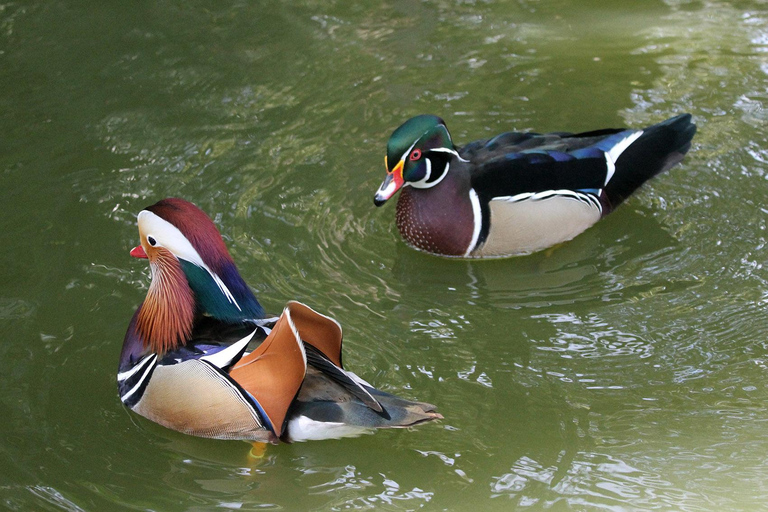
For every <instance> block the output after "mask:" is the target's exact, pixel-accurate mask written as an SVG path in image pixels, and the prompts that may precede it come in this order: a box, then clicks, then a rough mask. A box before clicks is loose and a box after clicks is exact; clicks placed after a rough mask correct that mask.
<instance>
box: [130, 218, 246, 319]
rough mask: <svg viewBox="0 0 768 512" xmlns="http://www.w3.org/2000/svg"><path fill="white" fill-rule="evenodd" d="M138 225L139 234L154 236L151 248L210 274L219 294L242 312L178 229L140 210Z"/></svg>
mask: <svg viewBox="0 0 768 512" xmlns="http://www.w3.org/2000/svg"><path fill="white" fill-rule="evenodd" d="M138 224H139V231H140V232H141V233H147V232H150V233H153V234H154V237H156V238H155V242H156V245H153V247H165V248H166V249H168V250H169V251H171V252H172V253H173V255H174V256H176V257H177V258H179V259H183V260H186V261H189V262H190V263H194V264H195V265H197V266H198V267H200V268H203V269H205V271H206V272H208V274H210V276H211V278H213V280H214V282H215V283H216V285H217V286H218V287H219V289H220V290H221V293H223V294H224V296H225V297H226V298H227V300H228V301H229V302H230V303H232V304H234V305H235V307H237V309H238V310H240V311H242V309H241V308H240V305H239V304H238V303H237V301H236V300H235V297H234V296H233V295H232V292H231V291H230V290H229V288H227V285H225V284H224V281H222V280H221V278H220V277H219V276H218V275H217V274H216V273H215V272H213V271H212V270H211V269H210V268H208V265H206V264H205V262H204V261H203V258H202V257H200V254H199V253H198V252H197V250H195V248H194V247H193V246H192V244H191V243H190V241H189V240H188V239H187V237H185V236H184V234H183V233H182V232H181V231H180V230H179V228H177V227H176V226H174V225H173V224H171V223H170V222H168V221H167V220H165V219H163V218H161V217H160V216H158V215H156V214H154V213H152V212H150V211H149V210H142V211H141V212H139V215H138ZM149 238H150V236H147V242H149ZM158 238H159V239H160V240H162V243H161V242H159V241H158ZM150 245H152V244H150Z"/></svg>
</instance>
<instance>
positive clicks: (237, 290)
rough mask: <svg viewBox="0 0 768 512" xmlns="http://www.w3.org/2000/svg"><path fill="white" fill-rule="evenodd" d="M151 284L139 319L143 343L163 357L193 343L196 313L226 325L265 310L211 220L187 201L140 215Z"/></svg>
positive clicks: (165, 203)
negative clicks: (192, 335)
mask: <svg viewBox="0 0 768 512" xmlns="http://www.w3.org/2000/svg"><path fill="white" fill-rule="evenodd" d="M138 226H139V237H140V240H141V246H140V247H137V248H135V249H134V250H133V251H131V254H132V255H133V256H136V257H146V258H147V259H149V263H150V267H151V269H152V283H151V284H150V287H149V291H148V293H147V298H146V300H145V301H144V304H143V305H142V307H141V311H140V313H139V316H138V318H137V329H138V331H139V334H140V335H141V337H142V339H143V340H144V343H145V345H147V346H150V347H152V349H153V350H154V351H156V352H159V353H164V352H167V351H169V350H173V349H174V348H176V347H178V346H180V345H183V344H184V343H186V342H187V341H188V340H189V337H190V335H191V333H192V327H193V323H194V319H195V316H196V315H197V314H207V315H211V316H213V317H215V318H217V319H219V320H222V321H232V322H235V321H242V320H244V319H252V318H260V317H262V316H263V310H262V309H261V306H260V305H259V303H258V301H257V300H256V298H255V297H254V296H253V293H252V292H251V291H250V289H249V288H248V286H247V285H246V284H245V282H244V281H243V280H242V278H241V277H240V274H239V272H238V271H237V268H236V267H235V264H234V262H233V261H232V257H231V256H230V254H229V251H228V250H227V247H226V245H225V244H224V240H223V239H222V237H221V234H220V233H219V231H218V229H216V226H215V224H214V223H213V221H212V220H211V219H210V218H209V217H208V216H207V215H206V214H205V213H204V212H203V211H202V210H200V209H199V208H198V207H197V206H195V205H194V204H192V203H190V202H189V201H185V200H184V199H178V198H168V199H163V200H162V201H158V202H157V203H155V204H153V205H152V206H148V207H147V208H145V209H144V210H142V211H141V212H140V213H139V215H138Z"/></svg>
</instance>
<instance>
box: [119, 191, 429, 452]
mask: <svg viewBox="0 0 768 512" xmlns="http://www.w3.org/2000/svg"><path fill="white" fill-rule="evenodd" d="M137 223H138V228H139V240H140V245H138V246H136V247H135V248H133V249H132V250H131V251H130V255H131V256H133V257H136V258H143V259H147V260H148V261H149V267H150V270H151V282H150V285H149V288H148V290H147V295H146V298H145V299H144V301H143V302H142V303H141V305H140V306H139V307H138V308H137V310H136V312H135V313H134V315H133V317H132V319H131V321H130V323H129V325H128V329H127V332H126V334H125V338H124V341H123V346H122V350H121V354H120V361H119V365H118V372H117V384H118V392H119V396H120V400H121V402H122V403H123V404H124V405H125V406H126V407H127V408H129V409H130V410H132V411H133V412H135V413H137V414H139V415H141V416H143V417H145V418H147V419H149V420H151V421H153V422H155V423H158V424H160V425H162V426H164V427H167V428H169V429H172V430H176V431H179V432H183V433H185V434H190V435H194V436H199V437H207V438H215V439H237V440H244V441H251V442H254V443H264V445H266V444H278V443H280V442H288V443H290V442H298V441H309V440H321V439H336V438H342V437H353V436H358V435H360V434H364V433H370V432H373V431H374V430H376V429H379V428H405V427H411V426H414V425H418V424H421V423H425V422H428V421H431V420H437V419H441V418H442V415H440V414H439V413H438V412H437V411H436V408H435V406H434V405H431V404H428V403H424V402H418V401H411V400H407V399H404V398H400V397H398V396H395V395H392V394H389V393H386V392H384V391H380V390H378V389H375V388H374V387H373V386H372V385H371V384H369V383H368V382H366V381H365V380H363V379H362V378H360V377H358V376H357V375H356V374H354V373H353V372H351V371H349V370H347V369H345V368H344V366H343V364H342V350H341V348H342V329H341V325H340V324H339V323H338V322H337V321H336V320H335V319H333V318H331V317H329V316H326V315H323V314H321V313H318V312H317V311H315V310H313V309H312V308H310V307H309V306H307V305H305V304H303V303H301V302H298V301H290V302H288V304H287V305H286V306H285V308H284V309H283V311H282V314H281V315H280V316H274V315H272V316H270V315H268V314H266V313H265V311H264V308H263V307H262V306H261V304H260V303H259V301H258V300H257V298H256V296H255V295H254V293H253V291H252V290H251V289H250V288H249V287H248V285H247V284H246V283H245V281H244V280H243V278H242V276H241V275H240V272H239V271H238V269H237V266H236V265H235V263H234V261H233V259H232V256H231V255H230V253H229V251H228V250H227V247H226V245H225V243H224V240H223V239H222V237H221V234H220V233H219V231H218V229H217V228H216V225H215V224H214V223H213V221H212V220H211V219H210V218H209V217H208V216H207V215H206V214H205V213H204V212H203V211H202V210H201V209H200V208H198V207H197V206H195V205H194V204H192V203H191V202H189V201H186V200H184V199H180V198H167V199H163V200H161V201H159V202H157V203H155V204H153V205H151V206H148V207H147V208H144V209H143V210H142V211H141V212H140V213H139V214H138V217H137ZM254 446H256V444H254Z"/></svg>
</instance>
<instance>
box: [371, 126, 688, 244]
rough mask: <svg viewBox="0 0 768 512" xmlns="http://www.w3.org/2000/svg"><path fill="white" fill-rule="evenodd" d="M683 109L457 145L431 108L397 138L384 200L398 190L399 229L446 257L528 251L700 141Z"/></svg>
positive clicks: (578, 227)
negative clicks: (597, 126)
mask: <svg viewBox="0 0 768 512" xmlns="http://www.w3.org/2000/svg"><path fill="white" fill-rule="evenodd" d="M695 133H696V125H694V124H693V123H692V122H691V116H690V114H681V115H679V116H677V117H673V118H671V119H668V120H666V121H663V122H661V123H659V124H655V125H653V126H649V127H648V128H645V129H643V130H628V129H605V130H597V131H591V132H585V133H577V134H570V133H548V134H539V133H516V132H508V133H502V134H501V135H498V136H496V137H494V138H492V139H487V140H478V141H475V142H470V143H469V144H467V145H466V146H464V147H457V146H454V144H453V140H452V139H451V134H450V133H449V132H448V128H447V126H446V125H445V122H444V121H443V120H442V119H440V118H439V117H437V116H433V115H421V116H417V117H414V118H412V119H409V120H408V121H406V122H405V123H404V124H402V125H401V126H400V127H399V128H397V129H396V130H395V131H394V132H393V133H392V136H391V137H390V138H389V142H388V143H387V155H386V157H385V159H384V165H385V167H386V170H387V176H386V178H384V182H383V183H382V184H381V187H380V188H379V190H378V192H376V196H375V197H374V204H376V206H381V205H382V204H384V202H385V201H387V200H388V199H389V198H391V197H392V196H393V195H394V194H395V193H396V192H397V191H398V190H401V189H402V191H401V192H400V198H399V199H398V201H397V215H396V219H397V227H398V229H399V231H400V234H401V235H402V236H403V238H405V240H406V241H407V242H408V243H409V244H410V245H412V246H413V247H415V248H417V249H421V250H423V251H427V252H430V253H434V254H439V255H444V256H459V257H466V258H495V257H505V256H512V255H517V254H528V253H532V252H535V251H539V250H541V249H545V248H547V247H550V246H552V245H555V244H558V243H560V242H564V241H566V240H570V239H572V238H573V237H575V236H576V235H578V234H579V233H581V232H583V231H584V230H585V229H587V228H588V227H590V226H592V225H593V224H594V223H596V222H597V221H598V220H600V219H601V218H602V217H604V216H606V215H608V214H609V213H610V212H612V211H613V210H614V209H615V208H616V207H617V206H618V205H619V204H620V203H621V202H622V201H624V200H625V199H626V198H627V197H629V196H630V195H631V194H632V193H633V192H634V191H635V190H636V189H637V188H638V187H639V186H640V185H642V184H643V183H644V182H645V181H647V180H648V179H650V178H652V177H653V176H655V175H657V174H659V173H661V172H664V171H666V170H667V169H669V168H670V167H672V166H674V165H675V164H677V163H678V162H680V160H682V158H683V155H685V153H686V152H687V151H688V149H690V146H691V139H692V138H693V135H694V134H695Z"/></svg>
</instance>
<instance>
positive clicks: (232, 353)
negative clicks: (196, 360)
mask: <svg viewBox="0 0 768 512" xmlns="http://www.w3.org/2000/svg"><path fill="white" fill-rule="evenodd" d="M255 334H256V329H254V330H253V332H252V333H251V334H249V335H248V336H246V337H244V338H243V339H241V340H240V341H236V342H235V343H233V344H232V345H230V346H228V347H227V348H225V349H224V350H219V351H218V352H216V353H215V354H211V355H209V356H203V357H201V358H200V359H202V360H203V361H208V362H209V363H211V364H212V365H213V366H215V367H216V368H223V367H225V366H227V365H228V364H230V363H231V362H232V360H233V359H234V358H235V357H236V356H237V355H238V354H239V353H240V352H242V351H243V350H245V347H247V346H248V343H250V342H251V340H252V339H253V336H254V335H255Z"/></svg>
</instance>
